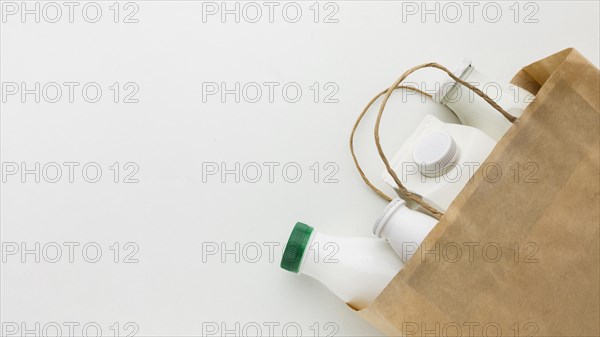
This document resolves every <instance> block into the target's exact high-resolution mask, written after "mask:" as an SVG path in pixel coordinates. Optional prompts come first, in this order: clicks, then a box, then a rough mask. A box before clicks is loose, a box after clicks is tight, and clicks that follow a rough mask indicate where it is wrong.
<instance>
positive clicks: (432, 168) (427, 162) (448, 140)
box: [413, 131, 459, 177]
mask: <svg viewBox="0 0 600 337" xmlns="http://www.w3.org/2000/svg"><path fill="white" fill-rule="evenodd" d="M458 155H459V149H458V146H457V145H456V142H455V141H454V139H453V138H452V136H450V135H449V134H448V133H446V132H442V131H435V132H432V133H430V134H428V135H427V136H425V137H424V138H423V139H421V141H420V142H418V143H417V144H415V147H414V148H413V160H414V161H415V163H416V164H417V165H419V171H421V173H422V174H423V175H424V176H427V177H435V176H438V175H440V174H443V173H444V172H445V171H446V170H447V169H448V168H449V167H450V166H451V165H453V164H454V163H456V161H457V160H458Z"/></svg>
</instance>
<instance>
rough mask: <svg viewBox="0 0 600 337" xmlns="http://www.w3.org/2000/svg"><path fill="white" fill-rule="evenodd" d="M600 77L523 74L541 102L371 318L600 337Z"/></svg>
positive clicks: (556, 65)
mask: <svg viewBox="0 0 600 337" xmlns="http://www.w3.org/2000/svg"><path fill="white" fill-rule="evenodd" d="M599 79H600V72H599V70H598V69H597V68H596V67H595V66H594V65H592V64H591V63H590V62H589V61H587V60H586V59H585V58H584V57H583V56H581V54H579V53H578V52H577V51H576V50H574V49H567V50H564V51H562V52H560V53H557V54H555V55H552V56H550V57H548V58H546V59H543V60H541V61H538V62H536V63H534V64H531V65H529V66H527V67H525V68H523V69H522V70H521V71H520V72H519V73H518V74H517V75H516V77H515V78H514V79H513V83H515V84H517V85H519V86H522V87H523V88H525V89H527V90H529V91H531V92H533V93H535V94H536V99H535V101H534V102H533V103H531V104H530V106H529V107H528V108H527V110H526V111H525V112H524V114H523V115H522V116H521V118H519V119H518V121H517V122H515V124H514V125H513V127H512V128H511V129H510V130H509V131H508V132H507V133H506V134H505V136H504V137H503V138H502V139H501V140H500V142H499V143H498V145H497V147H496V148H495V149H494V151H493V152H492V153H491V154H490V156H489V157H488V158H487V160H486V162H485V163H483V165H482V166H481V167H480V168H479V169H478V170H477V172H476V174H475V176H474V178H473V180H472V181H471V182H469V183H468V184H467V186H466V187H465V188H464V190H463V191H462V192H461V193H460V195H459V196H458V197H457V199H456V200H455V201H454V202H453V204H452V205H451V206H450V208H449V209H448V211H447V212H446V214H445V215H444V216H443V217H442V219H441V221H440V222H439V224H438V225H437V226H436V227H435V229H434V230H433V231H432V232H431V233H430V234H429V236H428V237H427V238H426V240H425V241H424V242H423V244H422V245H421V246H420V248H419V249H418V251H417V252H416V253H415V255H414V256H413V258H412V259H411V260H410V261H409V262H408V263H407V264H406V266H405V268H404V269H403V270H402V271H401V272H400V273H398V275H397V276H396V277H395V278H394V280H393V281H392V282H391V283H390V284H389V285H388V286H387V288H386V289H385V290H384V291H383V293H382V294H381V295H380V296H379V297H378V298H377V299H376V300H375V302H373V303H372V305H371V306H369V307H368V308H367V309H365V310H363V311H360V312H359V313H360V315H361V316H363V317H364V318H366V319H367V320H368V321H370V322H371V323H372V324H373V325H375V326H376V327H378V328H379V329H380V330H381V331H383V332H385V333H386V334H388V335H390V336H600V327H599V324H600V323H599V322H600V291H599V290H600V278H599V272H600V269H599V252H600V250H599V242H600V236H599V235H600V231H599V229H600V197H599V193H600V168H599V167H600V165H599V153H600V146H599V144H600V139H599V134H600V113H599V111H600V102H599Z"/></svg>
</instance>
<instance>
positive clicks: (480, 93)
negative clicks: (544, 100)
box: [350, 63, 517, 220]
mask: <svg viewBox="0 0 600 337" xmlns="http://www.w3.org/2000/svg"><path fill="white" fill-rule="evenodd" d="M422 68H437V69H440V70H442V71H444V72H445V73H446V74H448V76H450V77H451V78H452V79H453V80H454V81H456V82H457V83H460V84H461V85H463V86H465V87H466V88H468V89H470V90H472V91H473V92H474V93H475V94H477V96H479V97H481V98H483V99H484V100H485V101H486V102H488V103H489V104H490V105H491V106H492V107H493V108H494V109H496V110H498V112H500V113H501V114H502V116H504V117H505V118H506V119H507V120H508V121H510V122H511V123H514V122H515V121H516V120H517V118H516V117H515V116H513V115H511V114H509V113H508V112H506V111H505V110H504V109H502V107H501V106H499V105H498V104H497V103H496V102H494V100H493V99H491V98H490V97H489V96H488V95H486V94H485V93H484V92H483V91H481V90H480V89H478V88H477V87H475V86H474V85H472V84H470V83H467V82H465V81H463V80H462V79H460V78H459V77H457V76H456V75H454V74H453V73H452V72H451V71H450V70H448V69H447V68H446V67H444V66H442V65H440V64H437V63H425V64H422V65H419V66H416V67H414V68H411V69H409V70H408V71H406V72H405V73H404V74H402V76H400V78H398V79H397V80H396V82H394V84H392V85H391V86H390V87H389V88H387V89H386V90H383V91H382V92H380V93H379V94H377V95H376V96H375V97H373V99H371V101H369V103H368V104H367V106H366V107H365V108H364V109H363V111H362V112H361V113H360V115H359V116H358V118H357V120H356V122H355V123H354V127H353V128H352V133H351V134H350V152H351V153H352V159H353V160H354V164H355V165H356V169H357V170H358V172H359V173H360V176H361V177H362V179H363V181H364V182H365V183H366V184H367V185H368V186H369V187H370V188H371V189H372V190H373V191H375V193H377V194H378V195H379V196H381V197H382V198H383V199H385V200H387V201H391V200H392V198H391V197H390V196H388V195H387V194H385V193H384V192H383V191H381V190H380V189H378V188H377V187H376V186H375V185H373V184H372V183H371V181H369V178H367V176H366V174H365V173H364V171H363V170H362V168H361V167H360V164H359V163H358V159H357V158H356V153H355V152H354V135H355V133H356V129H357V128H358V125H359V124H360V122H361V121H362V118H363V117H364V115H365V114H366V113H367V111H368V110H369V108H370V107H371V106H372V105H373V103H375V101H376V100H377V99H378V98H379V97H381V96H384V97H383V101H382V102H381V106H380V107H379V113H378V114H377V121H376V122H375V129H374V136H375V145H376V146H377V151H378V152H379V157H381V160H382V161H383V164H384V165H385V168H386V170H387V172H388V173H389V174H390V176H391V177H392V179H394V182H395V183H396V185H397V186H398V189H399V190H400V193H401V194H402V196H403V197H404V198H405V199H409V200H413V201H414V202H416V203H417V204H418V205H419V206H421V207H423V208H424V209H426V210H427V211H428V212H429V213H431V215H432V216H433V217H435V218H436V219H438V220H439V219H440V218H441V217H442V216H443V215H444V214H443V213H442V212H440V211H439V210H437V209H436V208H434V207H433V206H431V205H430V204H429V203H428V202H427V201H425V200H423V197H421V196H420V195H418V194H416V193H412V192H410V191H409V190H407V189H406V187H405V186H404V185H403V184H402V182H400V179H399V178H398V175H397V174H396V172H395V171H394V169H393V168H392V167H391V165H390V162H389V160H388V158H387V156H386V155H385V153H384V152H383V149H382V147H381V142H380V137H379V126H380V124H381V118H382V116H383V111H384V110H385V106H386V104H387V102H388V100H389V99H390V96H391V95H392V93H393V92H394V90H396V89H407V90H413V91H416V92H418V93H420V94H422V95H425V96H427V97H429V98H431V95H429V94H427V93H425V92H423V91H421V90H419V89H416V88H412V87H407V86H402V85H400V84H401V83H402V81H404V80H405V79H406V78H407V77H408V76H409V75H410V74H412V73H414V72H415V71H417V70H419V69H422Z"/></svg>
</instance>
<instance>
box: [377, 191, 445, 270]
mask: <svg viewBox="0 0 600 337" xmlns="http://www.w3.org/2000/svg"><path fill="white" fill-rule="evenodd" d="M436 224H437V220H436V219H434V218H432V217H430V216H428V215H425V214H423V213H420V212H417V211H414V210H412V209H410V208H408V207H406V202H405V201H404V200H402V199H400V198H396V199H394V200H392V201H391V202H390V203H389V204H388V205H387V206H386V208H385V209H384V210H383V214H381V216H380V217H379V219H377V221H375V226H373V233H374V234H375V235H376V236H378V237H380V238H385V239H386V240H387V241H388V242H389V243H390V245H391V246H392V249H394V251H395V252H396V254H397V255H398V256H399V257H400V258H401V259H402V261H403V262H408V260H409V259H410V258H411V257H412V255H413V254H414V253H415V251H416V250H417V248H419V245H421V242H423V240H424V239H425V237H426V236H427V234H429V232H430V231H431V230H432V229H433V227H435V225H436Z"/></svg>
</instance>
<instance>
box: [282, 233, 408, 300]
mask: <svg viewBox="0 0 600 337" xmlns="http://www.w3.org/2000/svg"><path fill="white" fill-rule="evenodd" d="M403 266H404V264H403V263H402V261H401V260H400V259H399V258H398V256H396V253H394V251H393V250H392V248H391V247H390V245H389V244H388V243H387V242H385V241H384V240H381V239H376V238H362V237H361V238H344V237H334V236H330V235H326V234H323V233H319V232H317V231H314V230H313V228H312V227H310V226H308V225H306V224H303V223H300V222H298V223H297V224H296V225H295V226H294V229H293V230H292V233H291V234H290V238H289V240H288V243H287V245H286V247H285V250H284V252H283V257H282V259H281V268H283V269H285V270H288V271H291V272H293V273H299V274H304V275H308V276H311V277H313V278H315V279H316V280H318V281H320V282H321V283H323V284H324V285H325V286H326V287H327V288H329V290H331V291H332V292H333V293H334V294H335V295H337V296H338V297H339V298H340V299H342V300H343V301H344V302H345V303H347V304H348V305H349V306H350V307H352V308H354V309H356V310H360V309H364V308H366V307H367V306H368V305H369V304H370V303H371V302H373V300H374V299H375V298H376V297H377V295H379V294H380V293H381V292H382V291H383V289H384V288H385V287H386V286H387V285H388V283H389V282H390V281H391V280H392V279H393V278H394V276H396V274H397V273H398V272H399V271H400V269H402V267H403Z"/></svg>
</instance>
